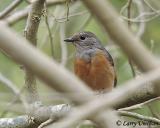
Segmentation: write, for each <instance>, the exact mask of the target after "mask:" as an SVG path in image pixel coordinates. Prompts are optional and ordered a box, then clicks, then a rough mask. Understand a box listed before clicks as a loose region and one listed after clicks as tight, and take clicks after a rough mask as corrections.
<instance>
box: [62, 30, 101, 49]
mask: <svg viewBox="0 0 160 128" xmlns="http://www.w3.org/2000/svg"><path fill="white" fill-rule="evenodd" d="M64 41H65V42H71V43H72V44H73V45H74V46H75V47H76V48H77V49H78V50H80V49H81V50H85V49H94V48H100V47H101V44H100V41H99V40H98V39H97V37H96V35H95V34H93V33H92V32H79V33H76V34H74V35H73V36H71V37H69V38H67V39H65V40H64Z"/></svg>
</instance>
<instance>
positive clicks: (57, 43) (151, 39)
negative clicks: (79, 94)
mask: <svg viewBox="0 0 160 128" xmlns="http://www.w3.org/2000/svg"><path fill="white" fill-rule="evenodd" d="M12 1H13V0H0V11H3V10H4V9H5V8H6V7H7V6H8V5H9V4H10V3H11V2H12ZM133 1H134V2H133V3H132V6H131V9H130V13H131V21H130V24H131V25H130V29H131V31H133V33H135V35H136V34H138V35H137V36H139V37H140V38H141V39H142V40H143V43H144V45H145V46H146V47H147V48H148V49H149V50H150V51H151V52H152V53H153V54H154V55H155V56H156V57H157V58H159V56H160V43H159V42H160V17H159V14H160V12H159V11H160V1H158V0H139V1H141V2H138V0H137V2H135V0H133ZM110 2H111V3H112V4H113V6H114V7H115V9H116V10H117V12H118V13H119V14H120V17H119V18H120V19H121V20H122V22H124V23H126V25H127V24H128V20H127V8H125V6H126V4H127V0H110ZM28 5H29V4H28V3H27V0H26V1H25V0H24V1H23V2H22V3H21V4H20V5H19V6H18V7H17V8H16V9H14V11H13V12H12V13H11V14H10V15H12V14H14V13H16V12H18V11H21V10H24V9H25V8H26V7H27V6H28ZM104 14H105V12H104ZM26 19H27V17H26V18H23V19H21V20H19V21H17V22H16V23H14V24H13V25H11V28H12V29H13V30H14V31H16V32H17V33H19V34H20V35H21V36H24V29H25V25H26ZM48 28H49V29H48ZM49 31H50V32H49ZM79 31H91V32H93V33H95V34H96V35H97V36H98V37H99V39H100V40H101V42H102V44H103V45H104V46H105V47H106V49H108V51H109V52H110V53H111V55H112V56H113V58H114V62H115V64H116V72H117V74H118V77H117V78H118V85H123V83H124V82H126V81H127V80H129V79H132V78H133V74H132V71H131V67H130V65H129V62H128V57H127V56H126V55H125V54H124V53H123V51H122V50H121V49H120V48H119V47H118V46H117V45H115V44H114V42H112V40H111V39H110V38H109V37H108V35H107V33H106V32H105V31H104V29H103V27H101V24H99V23H98V22H97V21H96V20H95V18H94V16H93V15H92V14H90V13H89V11H88V10H87V9H86V8H85V6H84V5H83V4H82V3H81V2H80V1H72V2H71V3H65V2H62V3H60V4H56V5H50V6H48V7H47V9H46V10H45V11H44V15H43V16H42V18H41V23H40V26H39V30H38V38H37V48H38V49H40V50H41V51H42V52H43V53H44V54H46V55H48V56H49V57H51V58H53V59H55V60H56V61H57V63H60V64H61V65H62V66H65V67H66V68H67V69H68V70H70V71H71V72H73V61H74V55H75V48H74V46H72V45H70V44H66V43H65V42H64V41H63V40H64V39H65V38H66V37H69V36H71V35H72V34H74V33H76V32H79ZM8 38H9V37H8ZM22 43H23V42H22ZM135 50H136V49H135ZM46 68H47V67H46ZM134 69H135V72H136V75H137V76H138V75H140V72H139V71H138V69H137V67H136V66H134ZM53 72H54V71H53ZM0 73H1V75H3V76H5V77H6V79H7V80H9V81H11V82H13V83H14V84H15V85H16V87H17V88H18V89H19V90H23V87H24V83H25V81H24V76H25V74H24V70H23V68H21V65H18V64H17V63H15V62H14V61H12V58H10V57H9V56H8V55H6V54H4V53H3V52H0ZM37 87H38V92H39V95H40V99H41V100H42V101H43V103H44V104H50V105H51V104H52V105H53V104H58V103H63V102H66V101H65V100H61V98H59V97H60V95H58V94H57V93H54V92H53V90H51V89H50V88H48V87H47V86H44V83H43V82H41V81H39V80H37ZM21 93H23V92H21ZM56 95H58V96H56ZM14 99H15V96H14V94H13V93H12V91H11V90H10V89H9V88H8V87H7V86H5V85H4V83H2V82H1V83H0V115H1V114H2V113H3V112H4V111H5V109H6V106H8V103H11V102H13V100H14ZM67 102H68V101H67ZM14 104H16V105H15V107H14V105H12V108H13V110H10V111H9V112H8V113H7V114H5V116H6V117H7V116H9V117H10V116H15V115H17V114H20V113H21V112H20V111H16V109H17V106H19V105H20V103H19V102H16V103H14ZM151 106H152V107H151ZM159 107H160V104H159V102H158V101H154V102H152V103H150V104H148V105H146V106H144V107H143V108H142V109H138V110H134V111H135V112H138V113H141V114H143V115H150V116H158V117H159V116H160V115H159V112H160V110H159ZM151 108H152V109H151ZM153 108H154V109H153Z"/></svg>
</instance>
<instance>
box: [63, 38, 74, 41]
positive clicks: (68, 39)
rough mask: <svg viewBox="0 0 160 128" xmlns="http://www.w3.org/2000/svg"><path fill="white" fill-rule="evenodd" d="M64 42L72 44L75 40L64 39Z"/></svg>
mask: <svg viewBox="0 0 160 128" xmlns="http://www.w3.org/2000/svg"><path fill="white" fill-rule="evenodd" d="M64 41H65V42H74V41H75V40H74V39H73V38H71V37H70V38H66V39H65V40H64Z"/></svg>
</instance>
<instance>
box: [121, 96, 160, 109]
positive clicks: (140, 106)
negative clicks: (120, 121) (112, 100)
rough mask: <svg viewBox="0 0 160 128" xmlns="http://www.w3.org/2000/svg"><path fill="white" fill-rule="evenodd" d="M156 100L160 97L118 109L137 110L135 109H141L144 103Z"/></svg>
mask: <svg viewBox="0 0 160 128" xmlns="http://www.w3.org/2000/svg"><path fill="white" fill-rule="evenodd" d="M156 100H160V97H156V98H153V99H150V100H148V101H145V102H143V103H140V104H136V105H133V106H130V107H126V108H121V109H118V110H120V111H130V110H135V109H141V108H142V107H143V106H144V105H147V104H149V103H152V102H154V101H156Z"/></svg>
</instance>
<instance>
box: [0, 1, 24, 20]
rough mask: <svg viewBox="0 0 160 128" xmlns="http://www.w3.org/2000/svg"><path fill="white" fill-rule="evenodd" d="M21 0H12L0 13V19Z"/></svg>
mask: <svg viewBox="0 0 160 128" xmlns="http://www.w3.org/2000/svg"><path fill="white" fill-rule="evenodd" d="M22 1H23V0H14V1H13V2H12V3H11V4H10V5H9V6H8V7H7V8H6V9H4V10H3V11H2V12H1V13H0V19H2V18H4V17H5V16H6V15H8V14H9V13H10V12H11V11H12V10H13V9H15V8H16V7H17V6H18V5H19V4H20V3H21V2H22Z"/></svg>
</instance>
